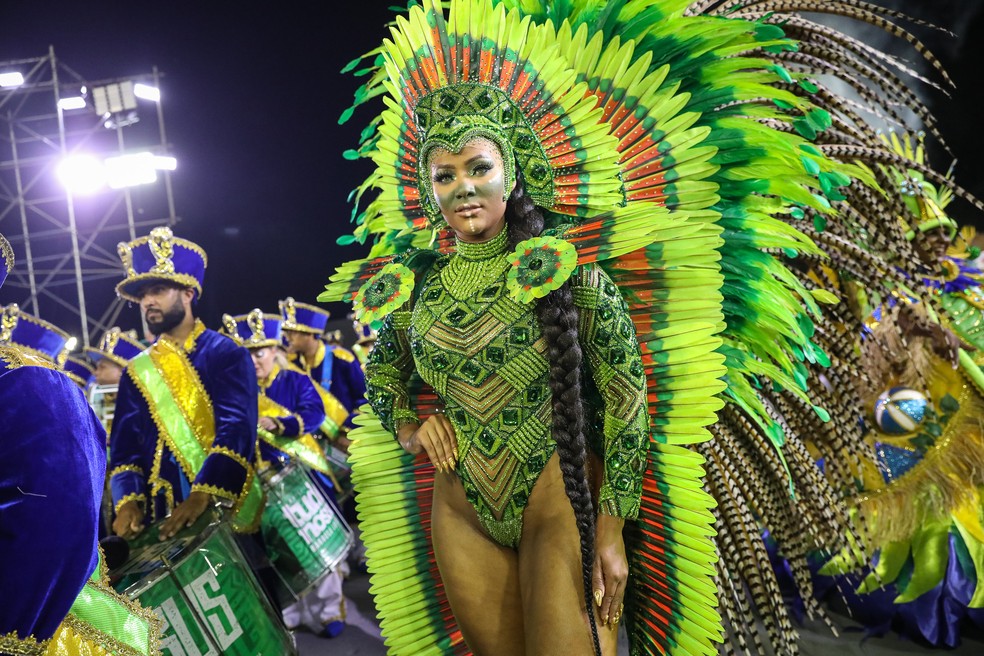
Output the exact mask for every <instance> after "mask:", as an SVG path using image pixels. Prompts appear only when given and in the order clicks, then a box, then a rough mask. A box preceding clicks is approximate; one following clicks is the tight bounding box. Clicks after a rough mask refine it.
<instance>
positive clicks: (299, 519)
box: [260, 462, 354, 607]
mask: <svg viewBox="0 0 984 656" xmlns="http://www.w3.org/2000/svg"><path fill="white" fill-rule="evenodd" d="M312 476H313V474H312V473H310V472H309V471H308V469H307V468H306V467H305V466H303V465H301V464H299V463H296V462H292V463H290V464H289V465H287V466H286V467H284V468H283V469H282V470H281V471H279V472H277V473H276V474H274V475H273V476H272V477H270V478H268V479H265V480H263V488H264V490H265V491H266V495H267V502H266V508H265V509H264V510H263V520H262V522H261V524H260V526H261V530H262V531H263V541H264V546H265V547H266V552H267V557H268V558H269V559H270V564H271V565H272V567H273V570H274V571H275V572H276V574H277V577H278V578H279V579H280V582H281V583H282V587H283V588H284V589H283V590H279V591H278V593H277V595H278V598H279V600H280V602H281V603H282V604H283V605H284V606H285V607H286V606H288V605H290V604H292V603H294V602H295V601H298V600H300V599H301V598H302V597H303V596H304V595H305V594H307V593H308V592H309V591H310V590H311V589H312V588H313V587H314V586H315V584H317V582H318V581H319V580H320V579H321V578H322V577H323V576H324V575H325V574H328V573H329V572H331V571H332V570H334V569H335V568H336V567H337V566H338V565H339V563H341V562H342V561H343V560H344V559H345V557H346V555H347V554H348V552H349V549H351V547H352V544H353V543H354V538H353V536H352V529H351V528H350V527H349V525H348V524H347V523H346V521H345V519H344V518H343V517H342V515H341V513H340V512H339V511H338V508H337V507H336V506H335V504H334V503H332V502H331V500H330V499H329V498H328V497H327V496H325V493H324V492H323V491H322V489H321V488H320V487H319V486H318V484H317V483H315V482H314V480H313V479H312Z"/></svg>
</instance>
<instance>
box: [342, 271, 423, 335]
mask: <svg viewBox="0 0 984 656" xmlns="http://www.w3.org/2000/svg"><path fill="white" fill-rule="evenodd" d="M413 283H414V276H413V271H411V270H410V269H408V268H407V267H406V266H404V265H402V264H400V263H399V262H390V263H389V264H387V265H386V266H384V267H383V268H382V269H380V270H379V271H377V272H376V274H375V275H374V276H373V277H372V278H370V279H369V280H367V281H366V283H365V284H364V285H362V287H360V288H359V291H358V292H356V294H355V299H354V300H353V301H352V310H353V312H354V313H355V318H356V319H357V320H358V321H361V322H362V323H368V324H372V323H375V322H377V321H379V320H380V319H382V318H383V317H385V316H386V315H387V314H389V313H390V312H392V311H393V310H395V309H397V308H398V307H400V306H401V305H403V304H404V303H406V302H407V301H408V300H410V294H411V293H412V292H413Z"/></svg>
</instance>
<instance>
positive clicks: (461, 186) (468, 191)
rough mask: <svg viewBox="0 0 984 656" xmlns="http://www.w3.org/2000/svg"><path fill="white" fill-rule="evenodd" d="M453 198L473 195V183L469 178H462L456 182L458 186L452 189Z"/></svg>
mask: <svg viewBox="0 0 984 656" xmlns="http://www.w3.org/2000/svg"><path fill="white" fill-rule="evenodd" d="M454 195H455V198H467V197H468V196H474V195H475V185H474V184H473V183H472V182H471V180H468V179H463V180H462V181H461V182H459V183H458V188H457V189H455V190H454Z"/></svg>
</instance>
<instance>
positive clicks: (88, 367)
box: [62, 355, 96, 395]
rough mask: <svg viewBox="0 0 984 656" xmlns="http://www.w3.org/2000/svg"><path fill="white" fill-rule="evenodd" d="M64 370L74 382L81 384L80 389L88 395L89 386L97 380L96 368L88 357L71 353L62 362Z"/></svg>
mask: <svg viewBox="0 0 984 656" xmlns="http://www.w3.org/2000/svg"><path fill="white" fill-rule="evenodd" d="M62 371H64V372H65V373H66V374H67V375H68V377H69V379H71V381H72V382H73V383H75V384H76V385H78V386H79V389H81V390H82V391H83V392H85V393H86V394H87V395H88V393H89V387H91V386H92V383H93V382H95V380H96V368H95V367H94V366H92V363H91V362H89V360H88V359H86V358H84V357H79V356H77V355H69V356H68V357H66V358H65V362H64V363H63V364H62Z"/></svg>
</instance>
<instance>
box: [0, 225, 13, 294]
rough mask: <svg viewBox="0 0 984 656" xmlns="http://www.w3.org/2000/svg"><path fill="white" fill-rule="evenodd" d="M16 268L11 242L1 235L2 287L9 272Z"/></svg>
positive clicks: (0, 268) (0, 277)
mask: <svg viewBox="0 0 984 656" xmlns="http://www.w3.org/2000/svg"><path fill="white" fill-rule="evenodd" d="M13 268H14V249H13V248H11V247H10V242H9V241H7V239H6V238H5V237H4V236H3V235H0V287H3V281H4V280H6V279H7V274H8V273H10V270H11V269H13Z"/></svg>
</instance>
